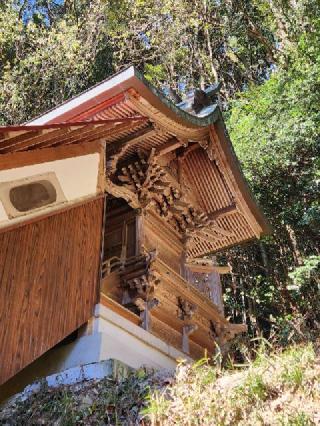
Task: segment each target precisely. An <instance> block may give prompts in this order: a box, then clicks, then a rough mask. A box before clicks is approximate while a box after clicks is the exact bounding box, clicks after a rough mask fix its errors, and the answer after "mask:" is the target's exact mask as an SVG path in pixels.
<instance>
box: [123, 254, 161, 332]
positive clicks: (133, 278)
mask: <svg viewBox="0 0 320 426" xmlns="http://www.w3.org/2000/svg"><path fill="white" fill-rule="evenodd" d="M156 256H157V253H156V251H151V252H148V253H146V254H145V255H141V256H136V257H133V258H129V259H127V261H126V262H125V264H124V265H123V267H122V270H121V271H120V285H121V288H122V289H123V295H122V304H123V305H124V306H126V307H127V308H128V309H130V310H133V311H134V312H139V313H140V319H141V325H142V327H143V328H144V329H145V330H149V329H150V311H151V310H152V309H154V308H155V307H157V306H158V305H159V300H158V299H156V298H155V297H154V294H155V290H156V287H157V286H158V285H159V283H160V274H159V272H158V271H157V270H156V269H155V267H154V266H153V263H154V261H155V259H156Z"/></svg>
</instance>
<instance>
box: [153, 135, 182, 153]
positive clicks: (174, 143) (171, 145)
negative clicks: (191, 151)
mask: <svg viewBox="0 0 320 426" xmlns="http://www.w3.org/2000/svg"><path fill="white" fill-rule="evenodd" d="M185 143H186V142H185V141H181V140H178V139H176V138H172V139H170V140H169V141H168V142H166V143H165V144H164V145H161V147H160V148H158V150H157V151H156V153H155V156H156V157H161V156H162V155H165V154H169V152H171V151H174V150H175V149H177V148H180V146H182V145H184V144H185Z"/></svg>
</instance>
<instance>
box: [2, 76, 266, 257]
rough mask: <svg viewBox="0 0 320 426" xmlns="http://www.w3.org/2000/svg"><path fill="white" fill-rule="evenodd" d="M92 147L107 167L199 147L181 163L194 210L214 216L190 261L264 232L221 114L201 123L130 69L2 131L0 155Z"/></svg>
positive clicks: (191, 249) (190, 250)
mask: <svg viewBox="0 0 320 426" xmlns="http://www.w3.org/2000/svg"><path fill="white" fill-rule="evenodd" d="M97 140H99V141H104V142H105V143H106V155H107V162H108V159H110V158H113V157H112V156H114V155H115V154H116V153H117V152H118V157H117V161H120V160H121V162H123V161H130V159H131V158H134V157H135V156H136V155H137V151H138V150H142V151H144V152H145V153H149V152H150V151H151V150H152V149H153V148H154V149H155V150H156V152H161V150H163V149H164V147H168V146H169V149H170V146H171V145H172V146H173V147H174V146H175V145H174V144H175V143H176V142H179V143H180V147H182V146H184V147H185V149H186V150H187V149H188V148H190V146H191V145H194V144H195V143H196V145H197V146H198V149H195V150H193V149H191V150H190V153H188V155H186V156H185V158H184V166H183V167H184V170H185V171H186V173H187V176H188V180H189V181H190V183H191V185H192V187H193V189H194V191H195V192H196V193H197V199H198V201H199V204H200V206H199V207H200V208H201V210H203V212H204V213H205V214H206V215H211V217H215V214H216V217H215V219H214V220H215V221H214V222H212V221H211V222H210V223H214V226H213V227H212V229H211V231H210V233H209V234H208V235H206V234H205V233H200V232H199V233H197V235H195V236H194V238H193V239H192V242H191V244H190V246H189V247H188V254H189V255H190V256H192V257H199V256H201V255H204V254H208V253H211V252H216V251H219V250H221V249H223V248H225V247H229V246H232V245H235V244H238V243H241V242H243V241H246V240H249V239H252V238H254V237H255V236H260V235H261V234H263V233H266V232H268V224H267V222H266V221H265V219H264V217H263V216H262V214H261V213H260V212H259V209H258V208H257V206H256V204H255V201H254V199H253V198H252V196H251V194H250V192H249V190H248V188H247V185H246V182H245V179H244V178H243V176H242V175H241V171H240V167H239V164H238V162H237V159H236V157H235V154H234V153H233V151H232V146H231V143H230V141H229V140H228V136H227V134H226V132H225V128H224V125H223V121H222V118H221V114H220V112H219V110H216V109H215V111H214V113H212V114H210V116H208V117H205V118H198V117H195V116H191V115H190V114H188V113H185V112H184V111H181V110H179V109H178V108H177V107H176V106H174V105H173V104H170V103H169V102H168V101H167V100H165V99H164V98H163V97H162V95H160V94H159V93H157V92H156V90H155V89H154V88H152V87H149V85H148V84H147V83H146V82H145V81H144V79H143V78H142V77H141V76H140V75H137V73H136V71H135V70H134V69H132V68H129V69H128V70H126V71H124V72H123V73H122V74H118V75H116V76H115V77H113V78H111V79H110V80H107V81H106V82H104V83H101V85H98V86H96V87H94V88H93V89H91V90H89V91H87V92H85V93H84V94H82V95H80V96H78V97H76V98H74V99H73V100H71V101H69V102H66V103H65V104H63V105H62V106H60V107H58V108H56V109H54V110H52V111H51V112H49V113H47V114H45V115H44V116H42V117H39V118H38V119H36V120H34V121H33V122H30V123H28V125H27V126H18V127H6V128H0V154H6V153H13V152H21V151H26V150H28V151H29V150H34V149H42V148H47V147H55V146H60V145H69V144H77V143H82V142H90V141H92V142H93V141H97ZM178 145H179V144H178ZM199 145H200V146H201V147H200V146H199ZM119 149H120V151H119ZM165 149H166V148H165ZM232 206H236V207H232ZM222 212H224V213H223V214H222Z"/></svg>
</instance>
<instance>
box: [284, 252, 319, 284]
mask: <svg viewBox="0 0 320 426" xmlns="http://www.w3.org/2000/svg"><path fill="white" fill-rule="evenodd" d="M319 265H320V256H309V257H307V258H306V259H304V262H303V265H302V266H297V267H296V268H295V269H294V270H293V271H292V272H290V273H289V277H290V278H291V279H292V281H293V284H294V287H293V289H298V290H299V289H300V290H302V287H303V286H306V285H308V284H310V282H311V281H312V279H313V278H316V279H317V280H318V282H319ZM318 285H319V283H318ZM291 288H292V286H291Z"/></svg>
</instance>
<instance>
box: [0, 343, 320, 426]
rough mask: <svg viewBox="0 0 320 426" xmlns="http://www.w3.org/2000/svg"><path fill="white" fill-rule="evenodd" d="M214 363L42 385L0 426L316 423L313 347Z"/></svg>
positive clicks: (318, 390) (319, 393)
mask: <svg viewBox="0 0 320 426" xmlns="http://www.w3.org/2000/svg"><path fill="white" fill-rule="evenodd" d="M219 365H220V364H219V363H216V364H215V365H212V364H211V363H210V362H209V360H208V359H203V360H200V361H198V362H196V363H194V364H192V365H188V364H186V363H183V362H181V363H180V364H179V366H178V367H177V370H176V373H175V375H174V376H168V374H167V373H164V372H162V373H161V372H160V373H153V372H147V371H145V370H138V371H136V372H133V373H132V374H130V375H129V376H128V377H127V378H126V379H123V380H120V381H116V380H113V379H110V378H106V379H104V380H100V381H91V382H85V383H83V384H82V385H81V386H79V385H72V386H61V387H60V388H58V389H48V388H46V387H45V386H44V387H43V388H42V389H41V390H40V391H39V392H38V393H36V394H34V395H32V396H31V397H30V398H28V399H27V400H26V401H17V402H16V403H15V404H13V405H11V406H8V407H5V408H4V409H3V410H2V412H1V411H0V425H1V424H4V425H19V426H20V425H40V424H46V425H56V426H59V425H61V426H62V425H63V426H65V425H66V426H69V425H70V426H71V425H81V424H82V425H100V424H104V425H154V426H156V425H161V426H169V425H170V426H171V425H181V426H182V425H183V426H185V425H186V426H188V425H189V426H194V425H205V426H206V425H208V426H209V425H210V426H211V425H216V426H231V425H232V426H234V425H239V426H250V425H252V426H253V425H254V426H258V425H279V426H302V425H303V426H311V425H318V424H320V410H319V407H320V381H319V378H320V364H319V358H318V357H317V355H316V352H315V349H314V347H313V346H312V345H311V344H309V345H304V346H292V347H290V348H288V349H287V350H285V351H282V352H275V351H272V348H270V347H269V345H266V344H265V343H263V344H262V345H261V347H260V348H259V349H258V350H257V354H256V358H255V360H254V361H253V362H248V365H246V366H245V367H242V369H241V370H239V369H236V367H234V369H233V370H232V371H230V370H223V369H221V368H220V366H219Z"/></svg>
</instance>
